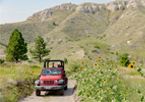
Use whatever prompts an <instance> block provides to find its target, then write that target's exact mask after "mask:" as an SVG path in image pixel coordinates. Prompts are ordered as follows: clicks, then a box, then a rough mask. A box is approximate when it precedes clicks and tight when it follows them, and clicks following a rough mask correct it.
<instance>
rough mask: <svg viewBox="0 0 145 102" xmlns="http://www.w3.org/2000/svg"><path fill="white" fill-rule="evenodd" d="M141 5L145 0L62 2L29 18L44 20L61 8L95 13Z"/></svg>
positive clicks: (144, 4)
mask: <svg viewBox="0 0 145 102" xmlns="http://www.w3.org/2000/svg"><path fill="white" fill-rule="evenodd" d="M141 6H145V0H130V1H113V2H109V3H107V4H95V3H83V4H80V5H74V4H62V5H59V6H55V7H52V8H50V9H45V10H43V11H40V12H37V13H34V14H33V15H32V16H30V17H28V18H27V20H31V19H40V20H41V21H44V20H46V19H47V18H49V17H51V16H52V15H53V14H54V13H55V12H57V11H60V10H61V11H79V12H89V13H95V12H98V11H100V10H110V11H111V12H114V11H117V10H125V9H128V8H136V7H141Z"/></svg>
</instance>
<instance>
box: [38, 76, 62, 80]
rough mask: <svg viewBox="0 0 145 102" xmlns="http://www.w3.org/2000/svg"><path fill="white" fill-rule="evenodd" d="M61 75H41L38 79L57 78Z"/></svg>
mask: <svg viewBox="0 0 145 102" xmlns="http://www.w3.org/2000/svg"><path fill="white" fill-rule="evenodd" d="M59 78H61V75H41V77H40V80H58V79H59Z"/></svg>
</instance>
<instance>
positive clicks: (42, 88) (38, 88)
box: [35, 85, 64, 91]
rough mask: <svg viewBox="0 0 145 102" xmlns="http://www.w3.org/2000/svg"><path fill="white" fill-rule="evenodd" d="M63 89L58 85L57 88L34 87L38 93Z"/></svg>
mask: <svg viewBox="0 0 145 102" xmlns="http://www.w3.org/2000/svg"><path fill="white" fill-rule="evenodd" d="M63 88H64V87H63V85H59V86H35V89H36V90H40V91H49V90H60V89H63Z"/></svg>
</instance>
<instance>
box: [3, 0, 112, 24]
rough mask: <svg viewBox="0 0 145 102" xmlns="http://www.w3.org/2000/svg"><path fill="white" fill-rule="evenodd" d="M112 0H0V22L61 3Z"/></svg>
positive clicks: (7, 21) (19, 19)
mask: <svg viewBox="0 0 145 102" xmlns="http://www.w3.org/2000/svg"><path fill="white" fill-rule="evenodd" d="M110 1H113V0H0V24H5V23H14V22H21V21H24V20H26V18H27V17H29V16H31V15H32V14H33V13H35V12H38V11H40V10H44V9H46V8H50V7H53V6H56V5H60V4H63V3H70V2H71V3H72V4H81V3H84V2H93V3H107V2H110Z"/></svg>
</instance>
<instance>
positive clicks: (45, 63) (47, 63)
mask: <svg viewBox="0 0 145 102" xmlns="http://www.w3.org/2000/svg"><path fill="white" fill-rule="evenodd" d="M50 62H60V63H61V67H63V69H64V61H63V60H46V61H45V62H44V68H49V63H50Z"/></svg>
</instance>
